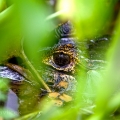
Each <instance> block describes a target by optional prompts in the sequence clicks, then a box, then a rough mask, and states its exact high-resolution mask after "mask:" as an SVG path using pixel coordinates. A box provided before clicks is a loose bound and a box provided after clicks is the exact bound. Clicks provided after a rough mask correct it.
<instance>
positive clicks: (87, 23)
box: [0, 0, 120, 120]
mask: <svg viewBox="0 0 120 120" xmlns="http://www.w3.org/2000/svg"><path fill="white" fill-rule="evenodd" d="M117 4H119V3H117V0H93V1H89V0H59V1H58V2H57V5H56V7H55V8H54V9H53V6H52V7H51V5H49V4H47V3H46V1H41V0H34V1H33V0H0V45H1V46H0V56H1V57H0V63H3V62H5V61H6V60H7V59H9V58H11V57H12V56H20V57H23V56H22V55H21V49H22V47H23V50H24V51H25V53H26V55H27V57H28V58H29V60H30V61H31V63H34V66H35V68H36V69H38V68H37V67H36V66H39V65H40V63H39V61H40V59H39V56H40V55H38V51H39V49H40V48H42V46H47V45H48V44H49V43H51V42H52V43H53V44H54V42H53V40H52V37H51V38H50V37H49V36H48V33H49V31H51V30H53V29H54V26H56V23H58V22H59V21H60V22H63V21H66V20H71V21H72V22H73V24H74V25H75V28H76V33H77V37H78V38H79V39H78V41H79V42H80V41H83V40H84V39H88V38H89V39H90V38H91V39H92V38H95V37H98V36H101V35H104V34H110V35H111V36H112V45H111V48H110V49H109V50H108V53H107V55H106V56H107V57H108V61H109V64H108V66H105V67H106V70H105V71H88V73H87V74H86V71H85V70H82V71H80V72H79V74H78V89H77V90H78V91H77V92H76V94H75V95H74V101H73V102H72V103H70V104H69V103H68V104H67V105H66V106H63V107H61V108H56V107H54V106H53V104H52V103H50V102H49V100H46V99H45V101H44V100H43V101H42V102H41V103H39V104H38V105H37V108H36V109H35V110H33V111H32V112H31V113H30V114H26V115H25V116H20V117H18V118H16V120H25V119H29V120H32V119H35V120H37V119H38V120H39V119H42V120H47V119H49V120H56V119H57V120H61V119H62V120H107V119H115V120H117V118H118V119H119V118H120V115H119V111H120V88H119V86H120V74H119V73H120V62H119V61H120V55H119V53H120V47H119V44H120V43H119V42H120V40H119V34H120V18H119V17H117V13H116V11H115V9H116V6H117ZM115 19H117V22H116V20H115ZM115 25H116V27H115ZM23 39H24V41H23V44H22V43H21V41H22V40H23ZM105 52H106V51H105ZM100 74H101V76H100ZM7 85H8V83H6V82H3V80H0V100H5V99H6V96H5V95H4V94H3V93H2V91H4V90H6V89H7V90H8V87H7V88H6V86H7ZM27 89H28V91H29V92H31V90H29V86H28V88H27ZM23 90H25V88H24V89H23ZM36 91H37V92H38V90H36ZM34 94H35V93H34V91H32V95H34ZM22 95H25V96H23V98H24V97H29V99H31V101H32V100H33V99H34V96H32V97H30V96H27V95H28V94H27V93H24V94H22ZM29 101H30V100H28V101H27V99H26V101H24V102H23V106H21V107H23V108H20V109H23V112H24V109H27V108H24V104H29ZM35 101H36V100H35ZM35 101H32V105H31V108H30V109H32V108H33V104H34V102H35ZM41 104H42V105H41ZM28 109H29V108H28ZM7 112H8V113H7ZM117 112H118V113H117ZM0 117H3V118H5V119H11V118H13V117H15V115H13V114H12V112H11V111H9V110H8V109H6V108H1V109H0Z"/></svg>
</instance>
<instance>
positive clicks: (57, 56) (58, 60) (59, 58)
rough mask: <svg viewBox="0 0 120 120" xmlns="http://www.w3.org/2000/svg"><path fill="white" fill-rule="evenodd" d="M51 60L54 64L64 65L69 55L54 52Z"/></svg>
mask: <svg viewBox="0 0 120 120" xmlns="http://www.w3.org/2000/svg"><path fill="white" fill-rule="evenodd" d="M53 60H54V62H55V64H56V65H59V66H61V67H62V66H65V65H68V64H69V63H70V56H69V55H67V54H64V53H54V54H53Z"/></svg>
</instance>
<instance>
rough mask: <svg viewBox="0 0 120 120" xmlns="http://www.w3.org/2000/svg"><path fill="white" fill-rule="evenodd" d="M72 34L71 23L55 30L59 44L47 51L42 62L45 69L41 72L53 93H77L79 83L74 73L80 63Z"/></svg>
mask: <svg viewBox="0 0 120 120" xmlns="http://www.w3.org/2000/svg"><path fill="white" fill-rule="evenodd" d="M71 32H72V33H74V32H73V27H72V25H71V24H70V22H66V23H64V24H61V25H59V26H58V27H57V28H56V29H55V33H56V34H55V35H56V37H57V39H58V44H55V45H54V46H53V47H51V48H48V49H47V50H46V51H48V54H46V56H45V57H44V58H43V61H42V62H43V63H44V64H45V67H44V69H42V71H40V72H42V77H43V79H44V80H45V81H46V83H47V84H48V85H49V86H50V88H51V89H52V91H57V92H60V93H63V92H64V93H65V92H67V93H68V91H75V86H76V82H77V81H76V79H75V77H74V73H75V71H76V65H77V64H78V63H79V60H78V58H79V57H78V56H79V55H78V49H77V46H76V43H75V37H73V34H72V33H71Z"/></svg>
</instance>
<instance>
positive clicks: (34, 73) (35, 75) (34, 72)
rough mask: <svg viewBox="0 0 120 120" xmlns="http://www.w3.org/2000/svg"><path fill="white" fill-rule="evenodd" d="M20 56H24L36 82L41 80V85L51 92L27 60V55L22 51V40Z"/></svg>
mask: <svg viewBox="0 0 120 120" xmlns="http://www.w3.org/2000/svg"><path fill="white" fill-rule="evenodd" d="M21 52H22V57H23V58H24V60H25V62H26V64H27V65H28V67H29V68H30V69H31V71H32V73H33V75H34V77H35V78H36V80H37V82H41V83H42V84H43V86H44V87H45V88H46V90H47V91H48V92H51V89H50V88H49V87H48V85H47V84H46V83H45V82H44V80H43V79H42V78H41V77H40V75H39V73H38V72H37V71H36V69H35V68H34V66H33V65H32V64H31V62H30V61H29V60H28V58H27V56H26V55H25V53H24V50H23V40H22V51H21Z"/></svg>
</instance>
